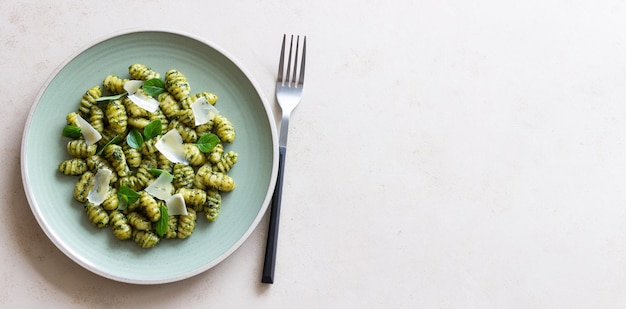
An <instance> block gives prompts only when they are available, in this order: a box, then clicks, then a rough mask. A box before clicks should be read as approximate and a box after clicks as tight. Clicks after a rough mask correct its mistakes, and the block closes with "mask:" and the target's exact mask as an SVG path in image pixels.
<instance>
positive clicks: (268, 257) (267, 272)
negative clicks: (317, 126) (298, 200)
mask: <svg viewBox="0 0 626 309" xmlns="http://www.w3.org/2000/svg"><path fill="white" fill-rule="evenodd" d="M286 153H287V147H282V146H281V147H280V148H279V154H278V179H277V180H276V187H275V188H274V194H273V195H272V204H271V208H270V223H269V224H270V225H269V229H268V231H267V244H266V246H265V261H264V262H263V277H262V278H261V282H263V283H274V270H275V265H276V247H277V244H278V223H279V221H280V201H281V198H282V195H283V172H284V170H285V155H286Z"/></svg>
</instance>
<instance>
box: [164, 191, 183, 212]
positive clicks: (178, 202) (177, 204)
mask: <svg viewBox="0 0 626 309" xmlns="http://www.w3.org/2000/svg"><path fill="white" fill-rule="evenodd" d="M165 205H167V213H168V214H169V215H170V216H178V215H187V205H186V204H185V199H184V198H183V195H182V194H180V193H176V194H174V195H172V196H170V198H168V199H167V200H166V201H165Z"/></svg>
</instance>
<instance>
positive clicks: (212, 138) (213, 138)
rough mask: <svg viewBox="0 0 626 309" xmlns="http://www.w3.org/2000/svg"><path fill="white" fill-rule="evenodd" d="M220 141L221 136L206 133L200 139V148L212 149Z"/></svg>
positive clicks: (204, 150) (201, 149)
mask: <svg viewBox="0 0 626 309" xmlns="http://www.w3.org/2000/svg"><path fill="white" fill-rule="evenodd" d="M219 143H220V138H219V137H217V135H215V134H213V133H205V134H202V135H201V136H200V138H199V139H198V143H197V144H198V149H200V151H202V152H209V151H211V150H212V149H213V148H214V147H215V146H217V144H219Z"/></svg>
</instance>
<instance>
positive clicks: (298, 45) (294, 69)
mask: <svg viewBox="0 0 626 309" xmlns="http://www.w3.org/2000/svg"><path fill="white" fill-rule="evenodd" d="M299 47H300V36H299V35H298V36H296V55H295V57H293V77H292V78H291V82H293V86H294V87H295V86H296V85H297V82H298V81H297V80H296V72H298V50H299ZM289 86H290V87H291V83H290V84H289Z"/></svg>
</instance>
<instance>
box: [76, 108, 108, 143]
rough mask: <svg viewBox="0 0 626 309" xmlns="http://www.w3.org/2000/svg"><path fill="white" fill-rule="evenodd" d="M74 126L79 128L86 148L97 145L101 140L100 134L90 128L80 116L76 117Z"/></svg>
mask: <svg viewBox="0 0 626 309" xmlns="http://www.w3.org/2000/svg"><path fill="white" fill-rule="evenodd" d="M76 125H77V126H78V127H79V128H80V133H82V134H83V137H85V142H86V143H87V145H88V146H91V145H93V144H95V143H97V142H98V141H99V140H100V139H101V138H102V135H100V132H98V131H97V130H96V129H94V127H92V126H91V124H90V123H89V122H88V121H87V120H85V119H83V117H81V116H80V115H78V117H77V119H76Z"/></svg>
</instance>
